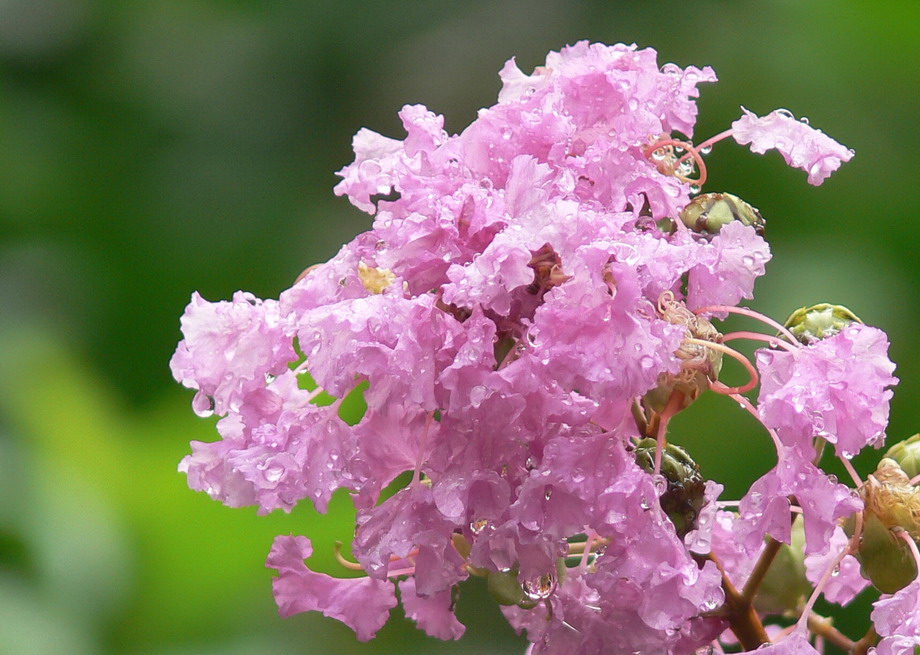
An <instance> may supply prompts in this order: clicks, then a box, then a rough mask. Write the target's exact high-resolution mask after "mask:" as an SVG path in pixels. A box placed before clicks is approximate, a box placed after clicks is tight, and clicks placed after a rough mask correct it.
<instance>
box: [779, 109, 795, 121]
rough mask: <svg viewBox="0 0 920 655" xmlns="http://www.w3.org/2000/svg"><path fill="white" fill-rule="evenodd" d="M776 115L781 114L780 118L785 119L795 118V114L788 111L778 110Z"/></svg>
mask: <svg viewBox="0 0 920 655" xmlns="http://www.w3.org/2000/svg"><path fill="white" fill-rule="evenodd" d="M776 113H777V114H779V115H780V116H783V117H785V118H792V119H794V118H795V116H794V115H793V113H792V112H791V111H789V110H788V109H777V110H776Z"/></svg>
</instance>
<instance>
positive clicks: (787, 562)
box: [754, 521, 811, 616]
mask: <svg viewBox="0 0 920 655" xmlns="http://www.w3.org/2000/svg"><path fill="white" fill-rule="evenodd" d="M791 541H792V545H789V544H782V545H781V546H780V547H779V550H778V551H777V552H776V556H775V557H774V558H773V564H772V565H771V566H770V568H769V569H767V574H766V575H765V576H764V578H763V581H762V582H761V583H760V586H759V587H758V588H757V595H756V596H755V597H754V608H755V609H756V610H757V611H758V612H762V613H764V614H783V615H792V616H798V614H799V612H798V610H800V609H801V606H802V604H803V603H804V602H805V599H806V598H808V595H809V594H810V593H811V584H810V583H809V582H808V578H807V577H806V576H805V527H804V523H803V522H802V521H796V522H795V523H793V524H792V540H791Z"/></svg>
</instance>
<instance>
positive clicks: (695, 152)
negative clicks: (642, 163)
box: [645, 139, 707, 186]
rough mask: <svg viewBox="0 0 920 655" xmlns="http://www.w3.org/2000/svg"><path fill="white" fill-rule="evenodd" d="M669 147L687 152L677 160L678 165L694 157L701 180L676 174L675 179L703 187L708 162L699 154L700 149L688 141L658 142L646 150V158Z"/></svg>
mask: <svg viewBox="0 0 920 655" xmlns="http://www.w3.org/2000/svg"><path fill="white" fill-rule="evenodd" d="M668 146H677V147H679V148H683V149H684V150H686V151H687V152H686V153H685V154H684V155H683V156H681V157H680V159H678V160H677V164H680V162H682V161H684V160H685V159H687V158H688V157H693V160H694V161H695V162H696V165H697V168H698V169H699V171H700V176H699V178H697V179H695V180H693V179H690V178H688V177H685V176H683V175H677V174H675V175H674V177H676V178H677V179H679V180H681V181H682V182H686V183H687V184H695V185H697V186H703V184H704V183H705V182H706V177H707V171H706V162H704V161H703V156H702V155H701V154H700V152H699V148H697V147H696V146H694V145H693V144H692V143H689V142H687V141H680V140H678V139H663V140H661V141H656V142H655V143H653V144H652V145H650V146H648V147H646V148H645V156H646V157H650V156H651V154H652V153H653V152H655V151H656V150H660V149H661V148H667V147H668Z"/></svg>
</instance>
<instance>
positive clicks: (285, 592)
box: [266, 537, 396, 641]
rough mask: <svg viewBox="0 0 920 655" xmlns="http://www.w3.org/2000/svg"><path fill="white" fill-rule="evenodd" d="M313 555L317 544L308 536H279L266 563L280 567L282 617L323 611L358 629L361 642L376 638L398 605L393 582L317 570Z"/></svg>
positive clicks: (278, 585) (277, 583) (276, 582)
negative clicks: (312, 567)
mask: <svg viewBox="0 0 920 655" xmlns="http://www.w3.org/2000/svg"><path fill="white" fill-rule="evenodd" d="M312 554H313V546H312V545H311V544H310V540H309V539H307V538H306V537H276V538H275V543H274V545H273V546H272V550H271V553H269V555H268V560H267V561H266V566H268V567H269V568H273V569H277V570H278V574H279V575H278V577H276V578H275V580H274V582H273V583H272V586H273V587H274V590H275V599H276V600H277V601H278V611H279V612H280V613H281V616H284V617H287V616H291V615H293V614H299V613H300V612H310V611H318V612H322V613H323V614H325V615H326V616H328V617H330V618H333V619H338V620H339V621H341V622H342V623H344V624H345V625H347V626H348V627H349V628H351V629H352V630H354V631H355V635H357V637H358V639H360V640H361V641H367V640H369V639H372V638H373V636H374V635H375V634H376V633H377V631H378V630H379V629H380V628H382V627H383V624H384V623H386V621H387V619H388V618H389V617H390V610H391V609H392V608H394V607H396V589H395V587H394V585H393V583H392V582H389V581H386V580H376V579H374V578H351V579H338V578H332V577H330V576H328V575H326V574H324V573H315V572H313V571H311V570H309V569H308V568H307V567H306V564H304V559H306V558H307V557H310V555H312Z"/></svg>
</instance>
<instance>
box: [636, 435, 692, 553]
mask: <svg viewBox="0 0 920 655" xmlns="http://www.w3.org/2000/svg"><path fill="white" fill-rule="evenodd" d="M657 450H658V444H657V442H656V441H655V440H654V439H652V438H646V439H643V440H642V441H640V442H639V443H638V444H637V446H636V464H638V465H639V466H640V467H641V468H643V469H645V470H646V471H647V472H649V473H652V472H653V471H654V470H655V453H656V451H657ZM661 475H663V476H664V478H665V480H667V482H668V488H667V489H666V490H665V491H664V493H663V494H661V497H660V498H659V503H660V504H661V509H662V510H664V513H665V514H667V515H668V518H669V519H671V523H673V524H674V530H675V532H677V535H678V536H679V537H680V538H681V539H683V538H684V536H685V535H686V534H687V533H688V532H690V531H691V530H693V529H694V528H695V527H696V519H697V517H698V516H699V514H700V510H701V509H703V505H704V504H705V503H706V497H705V492H706V481H705V480H704V479H703V475H702V474H701V473H700V467H699V466H698V465H697V463H696V462H695V461H693V458H692V457H690V455H689V454H688V453H687V451H686V450H684V449H683V448H681V447H680V446H678V445H675V444H672V443H669V444H667V445H666V446H665V449H664V452H663V453H662V454H661Z"/></svg>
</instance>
